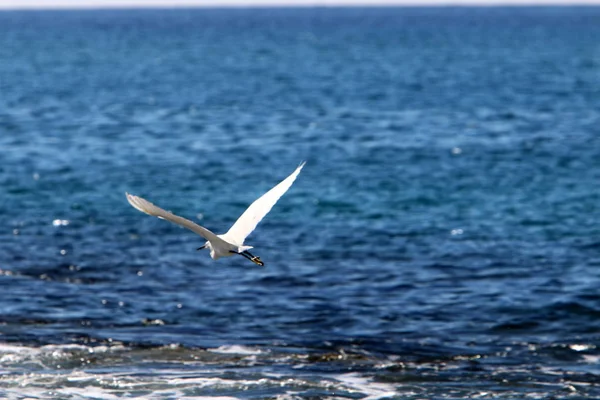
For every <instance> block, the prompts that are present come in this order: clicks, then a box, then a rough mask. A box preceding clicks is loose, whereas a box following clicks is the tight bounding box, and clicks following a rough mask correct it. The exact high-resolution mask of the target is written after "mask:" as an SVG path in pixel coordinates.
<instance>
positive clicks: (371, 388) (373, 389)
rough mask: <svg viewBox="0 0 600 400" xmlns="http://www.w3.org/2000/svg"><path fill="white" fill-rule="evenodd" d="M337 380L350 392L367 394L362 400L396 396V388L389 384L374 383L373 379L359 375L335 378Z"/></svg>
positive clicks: (352, 374)
mask: <svg viewBox="0 0 600 400" xmlns="http://www.w3.org/2000/svg"><path fill="white" fill-rule="evenodd" d="M335 379H336V380H338V381H340V382H342V383H343V384H344V385H345V386H346V388H347V389H348V391H352V392H358V393H362V394H366V395H367V397H365V398H363V399H362V400H375V399H383V398H386V397H392V396H396V395H397V394H398V393H397V392H396V388H395V387H394V386H392V385H390V384H387V383H381V382H373V380H372V379H371V378H368V377H365V376H361V375H358V374H356V373H350V374H344V375H338V376H335Z"/></svg>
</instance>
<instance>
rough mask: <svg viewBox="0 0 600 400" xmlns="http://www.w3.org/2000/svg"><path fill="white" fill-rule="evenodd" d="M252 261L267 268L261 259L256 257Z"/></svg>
mask: <svg viewBox="0 0 600 400" xmlns="http://www.w3.org/2000/svg"><path fill="white" fill-rule="evenodd" d="M250 261H252V262H253V263H254V264H256V265H260V266H261V267H264V266H265V263H264V262H262V260H261V259H260V258H259V257H256V256H254V257H252V258H251V259H250Z"/></svg>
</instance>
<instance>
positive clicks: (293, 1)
mask: <svg viewBox="0 0 600 400" xmlns="http://www.w3.org/2000/svg"><path fill="white" fill-rule="evenodd" d="M572 4H582V5H583V4H598V5H600V0H87V1H83V0H0V9H20V8H98V7H176V6H177V7H192V6H194V7H203V6H210V7H214V6H276V5H283V6H337V5H572Z"/></svg>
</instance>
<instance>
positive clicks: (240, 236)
mask: <svg viewBox="0 0 600 400" xmlns="http://www.w3.org/2000/svg"><path fill="white" fill-rule="evenodd" d="M304 164H305V163H304V162H303V163H302V164H300V165H299V166H298V168H296V170H295V171H294V172H292V174H291V175H290V176H288V177H287V178H285V179H284V180H283V181H281V182H280V183H279V184H277V185H276V186H275V187H274V188H272V189H271V190H269V191H268V192H267V193H265V194H263V195H262V196H261V197H259V198H258V199H256V200H255V201H254V203H252V204H250V207H248V209H247V210H246V211H244V213H243V214H242V216H241V217H239V218H238V220H237V221H235V223H234V224H233V226H232V227H231V228H229V230H228V231H227V233H224V234H222V235H216V234H214V233H213V232H211V231H209V230H208V229H206V228H204V227H202V226H200V225H198V224H196V223H195V222H192V221H190V220H188V219H185V218H183V217H179V216H177V215H175V214H172V213H170V212H169V211H166V210H163V209H162V208H160V207H158V206H155V205H154V204H152V203H150V202H149V201H147V200H144V199H142V198H141V197H138V196H134V195H131V194H129V193H125V195H126V196H127V201H129V204H131V205H132V206H133V207H134V208H136V209H138V210H139V211H141V212H143V213H146V214H148V215H153V216H155V217H158V218H161V219H165V220H167V221H170V222H173V223H174V224H177V225H181V226H183V227H184V228H187V229H189V230H191V231H193V232H195V233H197V234H198V235H200V236H202V237H203V238H204V239H206V243H205V244H204V245H203V246H202V247H200V248H198V250H201V249H204V248H207V249H209V250H210V257H211V258H212V259H213V260H217V259H219V258H220V257H228V256H232V255H234V254H239V255H242V256H244V257H246V258H247V259H249V260H250V261H252V262H253V263H255V264H258V265H260V266H264V265H265V264H264V263H263V262H262V261H261V259H260V258H259V257H256V256H254V255H252V254H250V253H249V252H248V250H250V249H252V248H253V247H252V246H245V245H244V240H246V237H248V235H250V233H252V231H253V230H254V229H255V228H256V226H257V225H258V223H259V222H260V221H261V220H262V219H263V218H264V216H265V215H267V213H268V212H269V211H271V208H273V206H274V205H275V203H277V200H279V198H280V197H281V196H283V194H284V193H285V192H287V190H288V189H289V188H290V186H292V183H294V181H295V180H296V177H297V176H298V174H299V173H300V171H301V170H302V167H304Z"/></svg>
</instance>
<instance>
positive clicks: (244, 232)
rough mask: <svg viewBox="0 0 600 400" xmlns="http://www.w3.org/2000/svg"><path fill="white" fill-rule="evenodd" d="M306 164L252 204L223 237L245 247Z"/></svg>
mask: <svg viewBox="0 0 600 400" xmlns="http://www.w3.org/2000/svg"><path fill="white" fill-rule="evenodd" d="M304 164H305V162H303V163H302V164H300V165H299V166H298V168H296V170H295V171H294V172H292V174H291V175H290V176H288V177H287V178H285V179H284V180H283V181H281V182H280V183H279V184H277V186H275V187H274V188H272V189H271V190H269V191H268V192H267V193H265V194H263V195H262V196H261V197H259V198H258V199H256V200H254V203H252V204H250V207H248V209H247V210H246V211H244V213H243V214H242V216H241V217H239V218H238V220H237V221H235V224H233V226H232V227H231V228H230V229H229V230H228V231H227V233H226V234H225V235H223V236H225V237H226V238H227V240H230V241H231V242H233V243H235V244H237V245H238V246H241V245H243V244H244V240H245V239H246V237H248V235H249V234H250V233H252V231H253V230H254V229H255V228H256V225H258V223H259V222H260V221H261V220H262V219H263V218H264V216H265V215H267V213H268V212H269V211H271V208H273V206H274V205H275V203H277V200H279V198H280V197H281V196H283V194H284V193H285V192H287V191H288V189H289V188H290V186H292V183H294V181H295V180H296V177H297V176H298V174H299V173H300V171H301V170H302V167H304Z"/></svg>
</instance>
